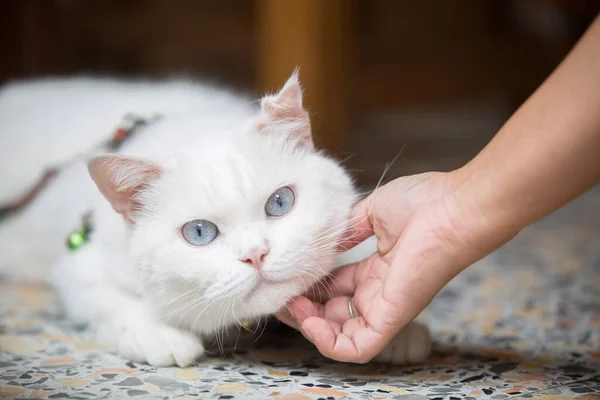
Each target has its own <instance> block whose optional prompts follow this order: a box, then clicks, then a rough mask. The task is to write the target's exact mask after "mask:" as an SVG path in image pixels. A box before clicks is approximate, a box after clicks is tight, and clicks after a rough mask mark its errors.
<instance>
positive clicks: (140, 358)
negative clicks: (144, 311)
mask: <svg viewBox="0 0 600 400" xmlns="http://www.w3.org/2000/svg"><path fill="white" fill-rule="evenodd" d="M117 348H118V351H119V354H120V355H121V356H123V357H125V358H127V359H130V360H132V361H135V362H140V363H148V364H150V365H152V366H153V367H169V366H172V365H178V366H180V367H189V366H190V365H192V364H194V361H195V360H196V359H197V358H199V357H201V356H202V355H203V354H204V346H202V342H201V341H200V338H199V337H197V336H196V335H194V334H192V333H190V332H185V331H182V330H179V329H176V328H173V327H171V326H168V325H165V324H162V323H160V322H149V323H145V324H135V325H130V326H127V327H126V329H125V331H124V332H123V333H122V334H121V336H120V337H119V339H118V343H117Z"/></svg>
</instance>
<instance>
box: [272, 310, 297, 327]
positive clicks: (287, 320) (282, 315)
mask: <svg viewBox="0 0 600 400" xmlns="http://www.w3.org/2000/svg"><path fill="white" fill-rule="evenodd" d="M275 317H276V318H277V319H278V320H279V321H281V322H283V323H284V324H286V325H287V326H289V327H291V328H294V329H296V330H300V326H299V325H298V324H297V323H296V320H295V319H294V317H293V316H292V314H291V313H290V311H289V310H288V309H287V308H284V309H282V310H280V311H278V312H277V313H276V314H275Z"/></svg>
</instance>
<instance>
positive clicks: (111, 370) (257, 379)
mask: <svg viewBox="0 0 600 400" xmlns="http://www.w3.org/2000/svg"><path fill="white" fill-rule="evenodd" d="M421 318H422V319H424V320H426V321H428V323H429V324H430V326H431V327H432V330H433V336H434V340H435V342H436V345H435V351H434V354H433V355H432V356H431V357H430V359H429V360H428V361H427V362H426V363H425V364H424V365H414V366H408V367H403V368H389V367H385V366H377V365H367V366H356V365H344V364H340V363H336V362H333V361H329V360H325V359H323V358H322V357H321V356H319V354H318V353H316V352H315V351H313V350H312V349H311V348H310V346H308V345H307V344H306V342H304V341H303V340H302V339H301V338H300V337H298V336H297V335H295V334H294V333H289V332H288V333H285V334H284V333H282V332H283V331H282V330H276V331H274V332H270V333H266V335H267V336H265V338H269V339H268V340H267V342H269V343H270V347H252V348H251V349H250V350H248V351H237V352H235V353H234V354H232V355H230V356H228V357H227V358H222V357H218V356H215V357H213V358H209V359H206V360H204V361H202V362H201V363H200V364H198V365H197V366H195V367H194V368H187V369H177V368H151V367H149V366H147V365H138V364H133V363H130V362H127V361H125V360H123V359H121V358H119V357H118V356H117V355H116V354H115V352H114V351H113V350H112V349H110V348H105V347H103V346H101V345H99V344H97V343H94V342H93V341H91V340H90V336H89V334H88V333H87V332H86V331H85V330H81V329H77V328H76V327H73V326H71V325H70V324H69V322H68V321H66V320H64V319H62V317H61V313H60V309H59V305H58V303H57V301H56V297H55V295H54V293H53V292H52V291H51V290H49V289H45V288H40V287H35V286H26V285H11V284H8V283H4V284H0V349H1V351H0V397H6V398H28V399H31V398H41V399H45V398H66V399H68V398H72V399H75V398H76V399H91V398H106V399H113V398H125V397H130V396H131V397H133V396H137V397H140V398H179V399H192V398H212V399H285V400H292V399H345V398H359V399H396V398H397V399H403V400H414V399H423V398H430V399H453V400H454V399H513V398H535V399H552V400H559V399H567V398H578V399H581V400H584V399H585V400H592V399H600V188H599V189H595V190H593V191H591V192H590V193H588V194H586V195H585V196H584V197H583V198H581V199H580V200H578V201H577V202H575V203H573V204H571V205H570V206H568V207H566V208H564V209H562V210H560V211H559V212H558V213H556V214H555V215H553V216H552V217H550V218H548V219H546V220H544V221H542V222H540V223H538V224H536V225H535V226H532V227H530V228H528V229H526V230H525V231H523V232H522V233H521V234H520V235H519V236H518V237H517V238H516V239H515V240H514V241H512V242H511V243H509V244H508V245H507V246H505V247H504V248H502V249H500V250H499V251H497V252H496V253H494V254H492V255H491V256H489V257H487V258H486V259H484V260H482V261H481V262H479V263H477V264H476V265H474V266H473V267H471V268H470V269H469V270H467V271H466V272H465V273H464V274H462V275H461V276H459V277H458V278H457V279H456V280H455V281H454V282H452V284H450V285H449V286H448V287H447V288H446V289H445V290H444V291H443V292H442V293H441V294H440V295H439V297H438V298H437V299H436V300H435V301H434V302H433V304H431V306H430V307H429V308H428V309H427V310H426V311H425V312H424V313H423V315H422V316H421ZM268 335H270V336H268Z"/></svg>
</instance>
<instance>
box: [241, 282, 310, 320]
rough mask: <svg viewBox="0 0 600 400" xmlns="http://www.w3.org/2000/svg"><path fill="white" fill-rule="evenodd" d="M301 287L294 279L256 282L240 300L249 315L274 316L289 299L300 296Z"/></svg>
mask: <svg viewBox="0 0 600 400" xmlns="http://www.w3.org/2000/svg"><path fill="white" fill-rule="evenodd" d="M301 286H302V285H301V284H300V283H298V282H297V280H296V279H285V280H277V281H274V280H269V279H261V280H258V281H257V283H256V284H255V285H254V287H253V288H252V289H251V290H250V292H249V293H248V294H247V295H245V296H244V299H243V300H242V301H243V303H244V304H245V305H246V307H247V310H248V311H249V313H250V314H252V315H255V316H258V315H266V314H274V313H276V312H277V311H279V310H280V309H281V308H282V307H284V306H285V305H286V303H287V301H288V300H289V299H291V298H292V297H294V296H297V295H299V294H300V291H299V289H298V288H299V287H301Z"/></svg>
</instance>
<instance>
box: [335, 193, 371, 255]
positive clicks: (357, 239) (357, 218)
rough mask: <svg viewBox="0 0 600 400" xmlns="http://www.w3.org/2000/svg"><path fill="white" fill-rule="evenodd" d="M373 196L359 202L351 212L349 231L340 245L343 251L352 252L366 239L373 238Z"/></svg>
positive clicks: (347, 230)
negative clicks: (352, 249) (351, 250)
mask: <svg viewBox="0 0 600 400" xmlns="http://www.w3.org/2000/svg"><path fill="white" fill-rule="evenodd" d="M373 200H374V198H373V197H372V196H369V197H367V198H366V199H364V200H362V201H360V202H358V204H356V205H355V206H354V208H353V209H352V212H351V217H350V220H349V226H348V229H346V232H345V234H344V237H343V238H342V241H341V242H340V244H339V245H338V248H339V249H340V250H342V251H346V250H350V249H351V248H353V247H354V246H356V245H357V244H359V243H361V242H363V241H364V240H365V239H367V238H369V237H371V236H373V221H372V220H371V210H372V208H373Z"/></svg>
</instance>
